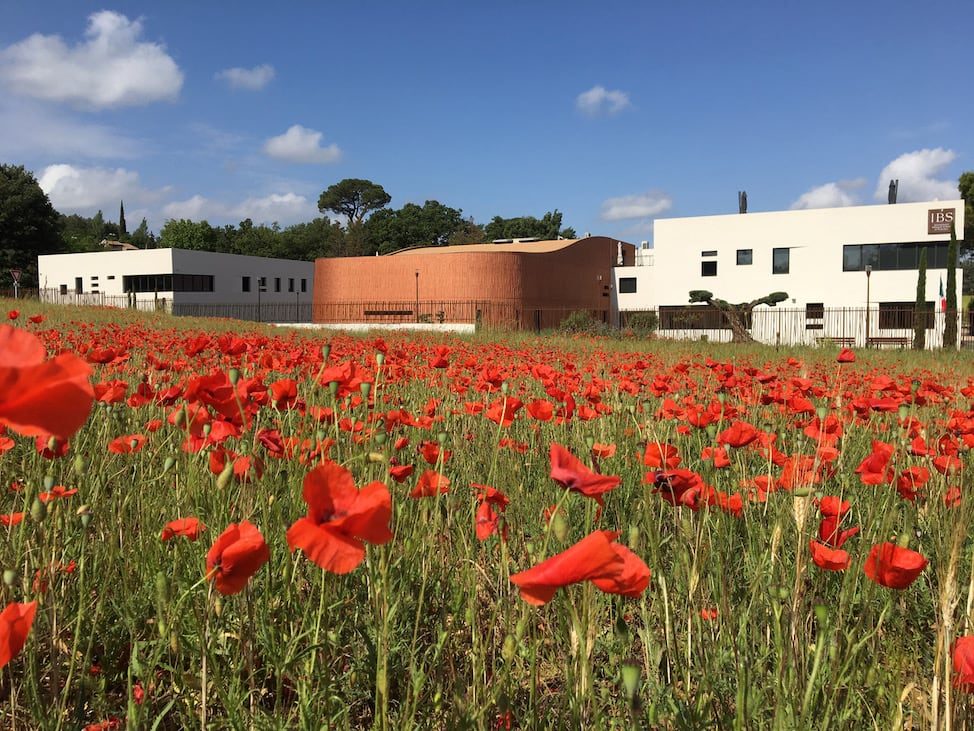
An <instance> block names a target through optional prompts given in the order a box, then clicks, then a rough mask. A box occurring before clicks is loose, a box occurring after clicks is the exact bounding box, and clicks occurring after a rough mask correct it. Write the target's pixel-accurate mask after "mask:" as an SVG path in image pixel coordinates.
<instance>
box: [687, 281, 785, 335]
mask: <svg viewBox="0 0 974 731" xmlns="http://www.w3.org/2000/svg"><path fill="white" fill-rule="evenodd" d="M786 299H788V293H787V292H772V293H771V294H768V295H765V296H764V297H759V298H757V299H753V300H751V301H750V302H739V303H737V304H736V305H735V304H731V303H730V302H728V301H727V300H722V299H716V298H715V297H714V295H713V294H712V293H710V292H708V291H707V290H705V289H694V290H691V291H690V303H691V304H697V303H701V302H704V303H706V304H708V305H710V306H711V307H714V308H716V309H717V310H719V311H720V312H722V313H723V314H724V316H725V317H726V318H727V324H728V325H730V328H731V332H732V333H733V338H732V342H735V343H753V342H754V338H752V337H751V333H749V332H748V331H747V319H748V317H749V316H750V314H751V312H752V311H753V310H754V308H755V307H757V306H758V305H767V306H768V307H774V306H776V305H777V304H778V303H779V302H784V301H785V300H786Z"/></svg>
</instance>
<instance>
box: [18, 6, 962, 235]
mask: <svg viewBox="0 0 974 731" xmlns="http://www.w3.org/2000/svg"><path fill="white" fill-rule="evenodd" d="M233 8H234V9H233V10H232V12H231V11H228V10H225V9H223V8H220V7H216V5H215V4H213V5H211V6H209V7H206V6H205V4H204V3H195V2H194V3H190V2H175V1H173V2H166V3H145V2H143V3H139V2H119V3H116V4H114V5H104V4H89V3H86V2H79V1H78V0H70V1H61V2H37V3H26V2H23V3H14V4H7V5H6V6H5V8H4V11H3V16H4V22H3V23H2V24H0V130H3V134H0V161H2V162H7V163H17V164H23V165H26V166H27V167H28V168H30V169H32V170H33V171H34V172H35V174H36V175H37V176H38V179H39V180H41V182H42V187H44V188H45V190H47V192H48V194H49V195H50V196H51V199H52V201H53V202H54V204H55V206H56V207H57V208H58V209H59V210H62V211H64V212H70V211H78V212H82V213H86V214H90V213H93V212H94V211H95V210H97V209H98V208H103V209H104V210H105V212H106V214H108V215H109V216H110V217H114V216H116V215H117V213H116V212H117V206H118V199H119V198H120V197H121V198H124V199H125V204H126V212H127V216H126V217H127V219H128V221H129V225H130V227H131V226H132V225H134V224H133V219H135V220H136V221H137V220H138V218H140V217H141V216H143V215H144V216H147V217H148V219H149V222H150V225H151V226H152V228H153V229H155V230H156V231H158V229H159V228H160V227H161V226H162V224H163V222H164V221H165V219H166V218H168V217H190V218H207V219H208V220H210V221H211V223H226V222H232V223H235V222H237V221H239V220H241V219H242V218H244V217H248V216H249V217H251V218H253V219H254V220H262V221H268V222H269V221H273V220H277V221H280V222H281V223H282V224H288V223H293V222H296V221H301V220H308V219H310V218H312V217H313V216H315V215H316V204H317V199H318V195H319V194H320V192H321V191H322V190H323V189H324V188H326V187H327V186H328V185H330V184H332V183H334V182H337V181H338V180H340V179H342V178H346V177H361V178H369V179H371V180H374V181H376V182H378V183H381V184H382V185H383V186H384V187H385V188H386V190H387V191H388V192H389V194H390V195H392V197H393V202H392V205H394V206H399V205H402V204H403V203H405V202H408V201H412V202H417V203H422V202H423V201H424V200H426V199H429V198H434V199H437V200H439V201H441V202H442V203H445V204H447V205H451V206H454V207H457V208H462V209H463V211H464V214H465V215H470V216H473V217H474V218H475V219H476V220H478V221H481V222H485V221H487V220H489V219H490V218H491V217H492V216H494V215H502V216H517V215H537V216H540V215H541V214H543V213H544V212H545V211H547V210H551V209H554V208H558V209H559V210H561V211H562V212H563V213H564V222H565V224H566V225H571V226H574V227H575V228H576V229H577V230H578V231H579V233H581V232H583V231H591V232H593V233H603V234H607V235H614V236H619V237H622V238H625V239H627V240H630V241H638V240H641V239H652V232H651V224H652V220H653V218H657V217H669V216H691V215H706V214H712V213H726V212H733V211H736V206H737V191H738V190H740V189H746V190H747V191H748V197H749V201H750V209H751V210H754V211H757V210H777V209H782V208H789V207H792V206H824V205H850V204H872V203H877V202H883V203H884V202H885V190H886V179H888V178H889V177H898V178H899V179H900V181H901V182H900V198H901V199H902V200H925V199H932V198H948V197H956V195H957V191H956V180H957V177H958V175H959V174H960V173H961V172H962V171H964V170H968V169H974V157H972V156H974V151H972V150H971V145H970V139H971V138H970V133H969V130H970V120H971V119H974V101H972V97H971V95H970V94H969V93H968V92H967V89H968V88H969V86H970V77H969V75H967V73H966V72H967V70H968V68H969V54H968V53H967V52H966V51H965V50H964V49H965V46H966V45H967V44H966V43H965V42H964V40H963V39H964V29H967V28H969V27H970V26H971V24H972V21H974V3H971V2H969V0H968V1H967V2H957V3H951V2H945V3H941V4H939V5H938V6H937V7H936V9H935V10H928V9H924V8H922V7H920V6H917V5H916V4H915V3H906V2H875V3H874V2H854V3H848V2H818V3H801V4H798V3H780V2H760V3H758V2H755V3H748V2H737V3H716V2H715V3H695V4H687V3H667V4H661V3H660V4H657V3H653V4H650V3H635V2H633V3H621V2H611V1H610V2H600V3H597V4H596V3H591V4H589V3H573V2H529V3H523V2H504V1H501V2H490V3H487V2H484V3H474V2H469V3H468V2H464V3H458V2H420V1H417V2H414V3H399V2H395V3H394V2H387V3H384V2H375V3H346V4H338V3H312V2H293V3H280V2H279V3H266V2H260V3H250V2H240V3H235V4H234V6H233ZM965 131H966V132H968V133H967V134H965Z"/></svg>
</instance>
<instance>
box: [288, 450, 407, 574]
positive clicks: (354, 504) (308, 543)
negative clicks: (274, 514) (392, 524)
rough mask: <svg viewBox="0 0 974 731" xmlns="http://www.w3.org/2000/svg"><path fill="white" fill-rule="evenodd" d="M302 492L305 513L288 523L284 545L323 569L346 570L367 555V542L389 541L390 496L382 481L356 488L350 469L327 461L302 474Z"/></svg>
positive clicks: (350, 569) (345, 571) (342, 571)
mask: <svg viewBox="0 0 974 731" xmlns="http://www.w3.org/2000/svg"><path fill="white" fill-rule="evenodd" d="M303 496H304V502H305V503H307V505H308V514H307V516H306V517H304V518H300V519H299V520H297V521H296V522H295V523H294V524H293V525H292V526H291V527H290V528H288V531H287V544H288V546H290V548H291V552H292V553H293V552H294V550H295V549H297V548H300V549H301V550H302V551H304V553H305V555H306V556H307V557H308V558H310V559H311V560H312V561H314V562H315V563H316V564H318V566H320V567H321V568H322V569H324V570H325V571H330V572H331V573H334V574H347V573H349V572H350V571H352V570H354V569H355V568H356V567H357V566H358V565H359V564H360V563H362V561H363V560H364V559H365V542H368V543H374V544H376V545H382V544H383V543H387V542H389V541H390V540H392V532H391V531H390V530H389V519H390V518H391V516H392V499H391V497H390V496H389V490H388V488H386V486H385V485H384V484H382V483H381V482H373V483H371V484H369V485H366V486H365V487H363V488H362V489H361V490H359V489H358V488H357V487H355V481H354V480H353V479H352V473H351V472H349V471H348V470H346V469H345V468H344V467H342V466H341V465H338V464H336V463H335V462H325V463H324V464H322V465H319V466H318V467H316V468H315V469H313V470H312V471H311V472H309V473H308V474H307V475H305V477H304V489H303Z"/></svg>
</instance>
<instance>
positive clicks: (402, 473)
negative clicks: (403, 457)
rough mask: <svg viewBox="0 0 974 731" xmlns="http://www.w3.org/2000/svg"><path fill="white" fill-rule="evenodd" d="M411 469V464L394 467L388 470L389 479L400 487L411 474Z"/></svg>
mask: <svg viewBox="0 0 974 731" xmlns="http://www.w3.org/2000/svg"><path fill="white" fill-rule="evenodd" d="M413 469H414V468H413V466H412V465H411V464H400V465H395V466H393V467H390V468H389V477H391V478H392V479H393V480H395V481H396V482H398V483H399V484H400V485H401V484H402V483H403V482H405V481H406V480H407V479H408V478H409V476H410V475H411V474H413Z"/></svg>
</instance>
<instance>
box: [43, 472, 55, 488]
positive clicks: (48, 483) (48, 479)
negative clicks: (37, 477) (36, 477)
mask: <svg viewBox="0 0 974 731" xmlns="http://www.w3.org/2000/svg"><path fill="white" fill-rule="evenodd" d="M52 487H54V475H44V489H45V490H50V489H51V488H52Z"/></svg>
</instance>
